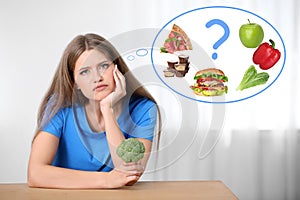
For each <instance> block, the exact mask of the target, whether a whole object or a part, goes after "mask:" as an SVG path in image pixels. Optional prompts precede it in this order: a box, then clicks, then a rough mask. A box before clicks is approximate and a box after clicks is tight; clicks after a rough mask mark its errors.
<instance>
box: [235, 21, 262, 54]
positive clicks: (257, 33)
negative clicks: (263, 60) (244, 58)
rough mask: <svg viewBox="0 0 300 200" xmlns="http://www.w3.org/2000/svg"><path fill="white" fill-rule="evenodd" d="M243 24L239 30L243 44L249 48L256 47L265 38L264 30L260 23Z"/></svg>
mask: <svg viewBox="0 0 300 200" xmlns="http://www.w3.org/2000/svg"><path fill="white" fill-rule="evenodd" d="M248 22H249V23H248V24H243V25H242V26H241V27H240V30H239V36H240V40H241V42H242V44H243V45H244V46H245V47H247V48H256V47H258V45H260V44H261V42H262V41H263V39H264V30H263V29H262V27H261V26H260V25H259V24H256V23H251V22H250V20H249V19H248Z"/></svg>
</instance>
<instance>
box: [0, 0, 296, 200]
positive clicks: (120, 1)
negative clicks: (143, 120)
mask: <svg viewBox="0 0 300 200" xmlns="http://www.w3.org/2000/svg"><path fill="white" fill-rule="evenodd" d="M275 2H276V3H275ZM280 4H282V5H281V6H280ZM210 5H226V6H233V7H239V8H243V9H246V10H251V11H252V12H254V13H257V14H260V15H262V16H264V17H265V18H267V19H268V20H271V21H272V22H273V23H274V25H275V26H276V27H278V28H279V31H280V33H282V35H283V36H284V38H285V39H286V41H287V48H288V50H290V51H289V52H295V50H296V49H297V50H299V48H298V47H297V45H296V44H298V46H299V39H297V40H296V41H294V40H293V39H295V38H298V37H296V35H298V33H299V26H298V23H299V14H297V13H298V12H295V11H296V10H298V8H299V1H296V0H294V1H293V0H288V1H285V2H284V4H283V3H281V2H280V1H279V0H278V1H271V2H270V1H268V2H263V1H259V0H256V1H251V2H250V1H244V0H232V1H230V0H227V1H224V0H215V1H209V0H207V1H202V0H196V1H179V0H128V1H124V0H112V1H104V0H94V1H93V0H86V1H83V0H69V1H58V0H54V1H38V0H28V1H21V0H19V1H18V0H10V1H0V61H1V62H0V69H1V71H0V94H1V98H0V159H1V163H0V183H8V182H25V181H26V170H27V162H28V156H29V153H30V145H31V139H32V136H33V132H34V129H35V125H36V124H35V122H36V114H37V109H38V106H39V103H40V101H41V98H42V97H43V95H44V93H45V91H46V89H47V88H48V86H49V83H50V81H51V78H52V75H53V73H54V70H55V68H56V66H57V64H58V62H59V59H60V56H61V54H62V51H63V49H64V48H65V46H66V44H67V43H68V42H69V41H70V40H71V39H72V38H73V37H74V36H75V35H78V34H81V33H87V32H96V33H99V34H101V35H103V36H105V37H106V38H113V37H115V36H118V35H120V34H123V33H125V32H127V31H132V30H134V29H143V28H161V27H162V26H163V25H165V23H167V22H168V21H169V20H170V19H172V18H173V17H175V16H177V15H179V14H181V13H183V12H186V11H188V10H191V9H195V8H199V7H204V6H210ZM283 5H284V6H283ZM279 10H282V13H279ZM290 10H291V11H293V12H290ZM289 13H293V15H292V16H288V17H287V15H288V14H289ZM283 19H284V21H283ZM286 19H288V20H286ZM290 23H291V24H290ZM296 23H297V24H296ZM296 25H297V26H296ZM295 26H296V27H298V28H295ZM290 27H293V29H290V30H293V31H289V28H290ZM289 36H291V37H289ZM294 43H296V44H294ZM289 55H291V57H289V59H290V60H289V65H288V66H292V64H293V63H292V61H291V60H293V58H292V57H293V56H294V61H295V62H294V63H296V59H295V58H296V53H295V54H289ZM297 56H299V55H298V54H297ZM286 71H287V72H286V73H285V74H284V75H283V77H284V78H282V79H281V80H288V79H291V78H292V77H293V74H294V73H292V71H291V68H290V69H289V68H288V69H287V70H286ZM299 71H300V70H298V71H297V72H299ZM298 83H299V81H298V82H297V81H296V82H295V84H298ZM277 87H279V88H280V84H277V85H275V86H274V87H273V88H272V89H270V93H271V95H273V96H274V97H275V98H283V97H282V96H283V95H280V96H279V95H278V91H276V88H277ZM288 94H291V91H289V93H288ZM169 95H171V93H170V94H169ZM266 96H267V94H265V96H264V97H266ZM176 98H179V99H180V101H181V102H184V104H185V105H186V104H189V101H187V100H182V99H181V98H180V97H176ZM262 99H263V97H261V98H257V100H258V101H257V102H258V103H260V104H261V105H262V106H265V105H268V106H269V109H271V108H272V109H273V107H270V106H271V105H272V104H269V103H268V102H264V101H263V100H262ZM298 99H299V93H298ZM289 101H291V102H294V103H295V101H293V100H292V98H289ZM159 102H161V104H162V106H163V105H165V106H168V105H169V102H165V99H160V100H159ZM254 104H255V103H254V102H252V104H248V105H254ZM276 104H277V103H276ZM243 105H246V104H243ZM243 105H241V104H240V106H237V107H235V108H233V109H235V110H237V109H240V108H242V107H243ZM273 105H274V104H273ZM201 106H203V105H201ZM201 106H200V107H201ZM231 106H232V105H230V106H228V107H227V109H228V108H229V110H230V107H231ZM232 107H234V106H232ZM279 107H280V108H282V106H279ZM280 108H279V109H280ZM294 108H295V109H296V110H295V111H293V110H291V109H290V107H289V108H287V109H288V111H286V113H285V114H287V115H288V117H290V118H288V119H290V120H286V121H288V122H286V123H290V121H296V115H295V114H293V113H294V112H296V111H297V112H296V113H298V115H297V116H299V113H300V112H299V111H300V110H299V106H296V105H295V107H294ZM204 109H209V108H204ZM179 111H180V110H179ZM292 111H293V112H292ZM229 113H230V112H229ZM270 115H271V114H270ZM166 116H169V117H170V114H169V115H168V114H167V113H166ZM227 117H228V118H227V122H228V124H235V123H237V122H236V121H234V122H233V121H230V119H231V118H232V117H231V116H227ZM283 118H285V117H283ZM169 119H171V118H169ZM228 119H229V120H228ZM285 119H286V118H285ZM174 120H175V119H174ZM276 120H279V118H278V119H276ZM240 121H241V122H244V121H243V119H241V120H240ZM169 123H172V122H170V121H169ZM295 124H297V123H294V125H295ZM298 124H299V123H298ZM285 127H288V128H290V129H292V128H293V127H291V126H290V127H289V124H288V125H287V126H285ZM198 128H199V127H198ZM186 130H187V132H188V131H189V130H194V128H193V127H192V128H191V129H190V127H188V126H187V127H186ZM291 132H293V133H296V132H295V131H291ZM227 133H228V134H227V137H225V138H223V139H222V140H221V141H223V142H222V144H220V145H219V146H217V150H216V151H215V152H214V153H213V154H212V155H211V156H209V157H207V158H206V159H205V160H200V161H199V160H198V161H197V160H193V162H191V160H190V159H191V157H193V156H195V154H197V153H198V147H197V146H195V145H198V142H199V141H198V140H197V141H196V142H195V143H193V145H194V146H192V147H191V148H189V149H188V150H187V151H186V152H185V153H186V154H184V155H183V156H182V157H180V160H179V161H178V162H174V164H173V165H172V166H170V167H166V168H164V169H163V170H161V171H160V172H158V173H157V174H156V175H151V176H148V177H145V179H158V180H166V179H219V178H221V179H223V181H225V182H226V184H228V185H229V186H231V187H232V188H233V190H234V191H235V192H236V193H238V194H240V195H241V196H244V197H247V196H248V197H249V195H251V194H248V193H247V189H245V188H243V187H242V186H241V184H242V183H241V182H239V179H238V177H236V176H234V173H235V171H231V170H230V174H232V177H229V176H226V171H224V169H223V170H222V168H217V166H216V163H217V164H222V163H223V162H226V159H229V162H230V161H232V160H231V159H233V160H234V162H236V163H237V165H235V166H240V167H241V166H242V165H241V164H240V163H239V161H245V160H243V156H241V155H235V156H234V154H233V152H236V151H239V150H240V148H242V147H243V145H238V144H240V143H239V142H236V141H237V140H232V141H231V142H232V143H230V142H228V138H229V139H230V138H231V137H232V135H235V134H232V133H229V132H227ZM178 134H184V133H178ZM297 134H298V135H299V132H298V133H297ZM191 137H192V136H191ZM260 137H261V136H259V137H258V138H260ZM226 138H227V139H226ZM237 138H240V139H239V141H240V142H247V141H245V140H243V137H242V138H241V137H240V136H238V137H237ZM254 138H257V136H254ZM295 138H299V137H298V136H295ZM198 139H199V138H198ZM200 139H201V137H200ZM271 139H272V137H271ZM291 139H294V138H291V137H290V136H289V135H287V139H286V142H288V144H290V143H289V142H291ZM260 141H261V140H254V143H253V144H254V145H258V144H257V142H260ZM298 141H299V139H298ZM228 144H229V145H230V144H232V145H233V146H230V148H228ZM226 145H227V146H226ZM276 145H277V144H276V143H274V144H273V146H272V148H271V149H274V148H276V147H277V146H276ZM174 147H175V148H176V145H175V146H174ZM226 147H227V152H229V153H228V154H226V153H224V151H223V150H224V149H225V150H226ZM244 147H245V146H244ZM246 148H247V146H246ZM260 148H262V146H260ZM247 149H248V150H249V151H251V147H250V146H248V148H247ZM248 150H247V152H248ZM292 150H293V152H292V155H287V157H285V156H283V157H280V158H282V159H280V160H279V161H278V160H276V161H275V163H279V162H281V161H287V160H289V159H293V157H291V156H298V155H299V154H295V152H296V150H298V151H299V149H296V148H292ZM289 151H291V149H289ZM222 152H223V153H224V154H222ZM270 152H273V151H270ZM167 153H170V154H171V153H172V152H166V155H165V156H166V157H168V155H167ZM259 153H260V152H255V153H254V154H247V153H246V154H245V155H250V157H251V156H254V157H255V156H256V157H255V158H253V160H254V161H255V162H258V161H257V159H256V158H257V156H258V154H259ZM273 153H274V152H273ZM279 154H280V153H279ZM264 155H266V156H268V153H266V152H265V154H264ZM280 155H281V156H282V154H280ZM284 155H285V154H284ZM222 156H224V157H222ZM272 156H273V157H274V158H278V157H277V154H272ZM222 159H223V160H222ZM224 159H225V160H224ZM259 159H260V161H261V158H259ZM250 160H251V158H250ZM250 160H248V161H249V162H250ZM195 162H196V165H197V166H198V168H197V169H196V168H195V167H192V169H196V170H199V171H201V172H199V171H198V173H194V171H193V170H191V171H190V170H188V169H190V168H191V165H195ZM184 163H185V164H186V165H185V167H186V169H187V170H184V171H182V172H181V173H180V172H179V171H181V169H180V168H181V167H182V164H184ZM244 163H245V162H244ZM295 163H296V162H291V163H290V164H289V165H288V167H289V169H293V170H294V171H295V170H296V169H294V168H295V166H296V164H295ZM248 164H249V163H248ZM246 165H247V162H246ZM249 165H250V166H249ZM249 165H247V167H249V168H247V169H250V168H251V164H249ZM229 166H231V165H229ZM297 166H299V162H298V164H297ZM227 167H228V166H227ZM231 167H232V166H231ZM212 168H213V169H215V170H212ZM283 168H284V167H283ZM231 169H232V168H231ZM283 170H286V169H283ZM265 171H266V170H262V172H265ZM250 172H251V170H250ZM274 173H276V170H275V171H274ZM255 174H256V175H257V172H255ZM240 175H241V174H240ZM294 175H297V176H296V178H294V179H293V180H290V179H288V180H286V181H287V182H289V183H290V185H292V184H298V186H299V183H300V181H299V173H296V174H295V173H292V174H290V176H294ZM249 176H250V175H249ZM269 176H270V175H268V177H269ZM233 177H235V178H233ZM248 178H249V177H248ZM254 179H255V178H254ZM254 179H253V180H252V181H251V180H250V181H251V183H249V184H248V187H249V186H250V187H251V186H253V185H252V184H255V183H257V182H260V181H261V180H260V179H259V178H256V179H255V180H254ZM280 180H282V179H280ZM285 183H286V182H285ZM264 184H266V181H265V179H264V182H263V183H261V185H264ZM246 185H247V184H246ZM280 186H281V185H279V186H278V187H280ZM296 186H297V185H296ZM294 187H295V186H294ZM266 188H267V189H266V190H265V191H269V190H270V187H266ZM286 191H290V192H291V193H292V194H289V195H287V194H286V193H285V192H286ZM248 192H249V191H248ZM252 192H253V193H255V194H253V195H254V199H255V198H256V199H257V197H262V196H264V195H265V197H266V194H265V193H264V192H262V191H258V188H255V187H254V186H253V188H252ZM270 193H271V191H270ZM283 193H284V194H283ZM259 195H260V196H259ZM297 195H298V196H297ZM250 197H251V196H250ZM277 197H280V198H281V197H283V198H286V199H296V197H299V193H296V189H295V188H291V189H289V190H285V191H283V192H282V193H281V195H277ZM244 199H246V198H244ZM249 199H250V198H249ZM265 199H267V198H265ZM269 199H271V198H269ZM273 199H275V198H273ZM278 199H279V198H278Z"/></svg>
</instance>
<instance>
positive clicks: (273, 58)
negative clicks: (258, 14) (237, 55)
mask: <svg viewBox="0 0 300 200" xmlns="http://www.w3.org/2000/svg"><path fill="white" fill-rule="evenodd" d="M269 41H270V43H271V45H270V44H268V43H267V42H265V43H262V44H261V45H259V47H258V48H257V49H256V50H255V52H254V54H253V58H252V60H253V62H254V63H255V64H257V65H259V67H260V68H261V69H263V70H267V69H270V68H271V67H273V66H274V65H275V64H276V63H277V61H278V60H279V58H280V56H281V53H280V51H279V50H278V49H275V43H274V41H273V40H271V39H270V40H269Z"/></svg>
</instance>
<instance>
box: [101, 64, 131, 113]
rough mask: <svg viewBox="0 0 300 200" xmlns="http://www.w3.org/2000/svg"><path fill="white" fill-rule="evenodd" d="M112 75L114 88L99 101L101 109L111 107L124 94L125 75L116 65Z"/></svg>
mask: <svg viewBox="0 0 300 200" xmlns="http://www.w3.org/2000/svg"><path fill="white" fill-rule="evenodd" d="M113 76H114V80H115V84H116V87H115V90H114V91H113V92H112V93H110V94H109V95H107V96H106V97H105V98H104V99H103V100H101V101H100V107H101V109H102V108H104V107H109V108H113V107H114V105H116V103H118V101H120V99H122V98H123V97H124V96H125V95H126V81H125V77H124V76H123V74H122V73H121V72H120V71H119V70H118V68H117V66H115V69H114V71H113Z"/></svg>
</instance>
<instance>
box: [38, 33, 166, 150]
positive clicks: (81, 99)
mask: <svg viewBox="0 0 300 200" xmlns="http://www.w3.org/2000/svg"><path fill="white" fill-rule="evenodd" d="M92 49H95V50H98V51H100V52H101V53H103V54H104V55H105V56H106V57H107V58H108V59H110V60H112V61H113V63H114V64H117V66H118V69H119V70H120V72H121V73H122V74H123V75H125V74H126V94H132V95H137V96H143V97H146V98H148V99H150V100H152V101H153V102H154V103H155V104H156V106H157V102H156V101H155V99H154V98H153V97H152V95H151V94H150V93H149V92H148V91H147V90H146V89H145V88H144V87H143V86H142V85H141V84H140V83H139V81H138V80H137V79H136V78H135V77H134V75H133V74H132V73H130V71H129V69H128V67H127V65H126V63H125V62H124V60H123V59H122V57H121V56H120V54H119V53H118V51H117V50H116V49H115V48H114V46H113V45H112V44H111V43H110V42H109V41H107V40H106V39H104V38H103V37H101V36H99V35H97V34H93V33H89V34H85V35H78V36H76V37H75V38H74V39H73V40H72V41H71V42H70V43H69V44H68V46H67V47H66V49H65V51H64V53H63V55H62V57H61V60H60V62H59V65H58V67H57V70H56V72H55V74H54V77H53V80H52V83H51V85H50V87H49V89H48V91H47V92H46V94H45V96H44V98H43V99H42V102H41V105H40V107H39V111H38V117H37V130H36V133H35V137H36V135H37V134H38V133H39V131H40V130H41V127H43V126H44V125H45V124H46V123H47V122H48V121H49V120H50V119H51V118H52V117H53V116H54V115H55V114H56V113H57V112H58V111H59V110H60V109H61V108H64V107H69V106H72V105H74V104H81V105H83V104H85V103H86V102H87V101H88V99H87V98H86V97H85V96H84V95H83V94H82V93H81V91H80V90H77V89H76V87H75V81H74V69H75V63H76V61H77V59H78V58H79V56H80V55H81V54H82V53H83V52H84V51H86V50H92ZM157 110H158V116H157V117H158V118H157V126H156V132H157V133H156V134H157V135H156V136H157V138H158V140H157V148H158V145H159V139H160V132H161V115H160V110H159V107H158V106H157ZM35 137H34V138H35Z"/></svg>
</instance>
